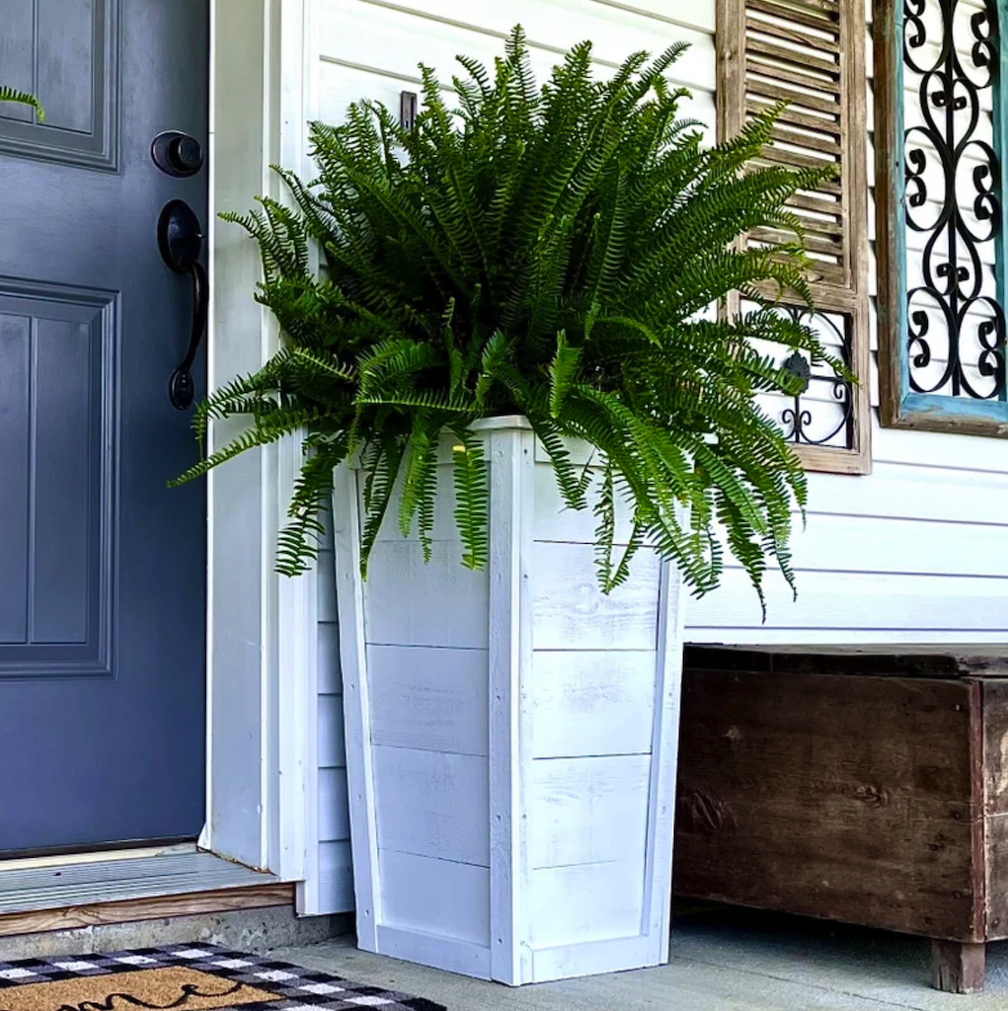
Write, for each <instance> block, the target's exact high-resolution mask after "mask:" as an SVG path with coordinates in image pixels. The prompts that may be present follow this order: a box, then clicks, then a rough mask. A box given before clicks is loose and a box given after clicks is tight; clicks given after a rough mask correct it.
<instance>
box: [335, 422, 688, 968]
mask: <svg viewBox="0 0 1008 1011" xmlns="http://www.w3.org/2000/svg"><path fill="white" fill-rule="evenodd" d="M478 430H479V432H480V434H481V437H482V438H483V439H484V440H485V444H486V453H487V458H488V459H489V460H490V469H491V489H490V490H491V494H490V564H489V567H488V570H487V571H484V572H471V571H470V570H468V569H465V568H463V567H462V565H461V564H460V557H461V546H460V544H459V542H458V538H457V535H456V533H455V529H454V520H453V508H454V495H453V490H452V487H453V486H452V478H451V448H452V447H451V441H450V440H449V441H446V442H445V443H444V444H443V445H442V465H441V466H440V467H439V475H438V499H437V520H436V523H437V526H436V529H435V532H434V536H435V544H434V553H433V558H432V560H431V562H430V563H429V564H427V565H425V564H424V561H423V557H422V553H421V550H420V545H419V544H418V543H416V541H415V540H413V539H411V540H405V539H403V538H402V537H401V535H400V534H399V531H398V529H397V528H396V523H395V518H396V505H395V503H394V502H393V505H392V507H391V508H390V510H389V517H388V521H387V522H386V524H385V526H384V528H383V530H382V533H381V535H380V538H379V541H378V543H377V544H376V545H375V549H374V552H373V554H372V557H371V562H370V568H369V574H368V579H367V581H366V582H363V583H362V581H361V579H360V577H359V573H358V559H359V547H358V545H359V536H360V522H361V508H360V493H361V487H362V483H363V482H362V478H361V475H360V474H359V472H357V471H355V470H354V469H352V468H351V467H349V466H344V467H342V468H340V469H339V470H338V471H337V475H336V477H337V480H336V491H335V515H336V569H337V580H338V595H339V618H340V626H341V651H342V662H343V677H344V691H345V695H344V702H345V707H346V710H345V712H346V736H347V767H348V773H349V781H350V817H351V834H352V843H353V856H354V885H355V891H356V898H357V930H358V939H359V943H360V946H361V947H362V948H364V949H366V950H368V951H374V952H380V953H382V954H386V955H393V956H396V957H399V958H404V959H409V960H410V961H415V962H421V963H424V964H426V965H432V966H436V967H438V968H442V969H449V970H452V971H454V972H460V973H465V974H467V975H470V976H478V977H483V978H490V979H495V980H500V981H501V982H504V983H510V984H521V983H532V982H540V981H544V980H550V979H557V978H561V977H566V976H580V975H587V974H590V973H598V972H609V971H614V970H619V969H630V968H636V967H640V966H647V965H657V964H659V963H661V962H664V961H666V960H667V958H668V933H669V904H670V892H671V865H672V834H673V810H674V805H673V798H674V795H675V774H676V751H677V743H678V742H677V737H678V700H679V685H680V673H681V656H682V649H681V638H682V635H681V627H682V626H681V596H682V595H681V593H680V580H679V578H678V574H677V572H676V571H675V569H674V567H672V566H669V565H667V564H664V563H662V562H660V560H659V559H658V558H657V556H656V555H655V553H654V552H653V551H651V550H644V551H641V553H640V554H639V555H638V557H637V558H636V559H635V562H634V565H633V568H632V576H631V579H630V580H629V582H628V583H627V584H625V585H624V586H622V587H620V588H619V589H618V590H616V591H615V592H613V593H612V594H611V595H609V596H608V597H607V596H604V595H603V594H602V593H601V592H600V591H599V589H598V584H597V582H596V576H595V565H594V549H593V540H594V536H593V531H594V527H595V525H596V520H595V517H594V516H593V515H592V513H591V512H590V511H584V512H573V511H570V510H564V509H563V506H562V502H561V500H560V497H559V495H558V493H557V490H556V483H555V479H554V476H553V470H552V467H551V466H550V464H549V462H548V460H547V458H546V456H545V454H544V453H543V451H542V447H541V446H537V443H536V440H535V438H534V436H533V434H532V432H531V430H530V428H529V427H528V424H527V422H526V421H525V420H524V419H522V418H499V419H492V420H489V421H486V422H483V423H481V425H480V426H479V429H478ZM577 449H578V447H575V452H576V451H577Z"/></svg>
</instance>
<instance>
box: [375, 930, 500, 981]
mask: <svg viewBox="0 0 1008 1011" xmlns="http://www.w3.org/2000/svg"><path fill="white" fill-rule="evenodd" d="M378 945H379V950H380V951H381V953H382V954H383V955H389V956H391V957H392V958H402V959H405V960H406V961H407V962H419V963H420V964H421V965H429V966H432V967H433V968H435V969H443V970H444V971H445V972H457V973H461V974H462V975H463V976H473V977H475V978H476V979H490V949H489V948H488V947H487V946H486V945H484V944H473V943H472V942H470V941H459V940H455V939H454V938H450V937H432V936H431V935H429V934H421V933H417V932H415V931H412V930H402V929H400V928H398V927H379V928H378Z"/></svg>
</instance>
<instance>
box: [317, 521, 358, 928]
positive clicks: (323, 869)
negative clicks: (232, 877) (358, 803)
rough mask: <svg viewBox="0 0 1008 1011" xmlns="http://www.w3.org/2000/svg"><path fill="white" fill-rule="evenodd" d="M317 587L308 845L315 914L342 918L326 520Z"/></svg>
mask: <svg viewBox="0 0 1008 1011" xmlns="http://www.w3.org/2000/svg"><path fill="white" fill-rule="evenodd" d="M317 587H318V591H317V592H318V640H317V649H318V654H317V656H318V708H317V720H318V798H317V802H318V832H317V836H318V838H317V840H311V841H309V844H308V845H314V846H317V847H318V853H317V860H318V882H319V892H318V912H325V913H345V912H350V911H351V910H352V909H353V908H354V898H353V869H352V865H351V862H350V815H349V806H348V804H347V775H346V753H345V749H344V743H343V684H342V678H341V676H340V662H339V626H338V625H337V623H336V570H335V554H334V551H333V539H332V517H331V516H327V517H326V534H325V538H324V540H323V543H322V548H321V550H320V551H319V560H318V579H317Z"/></svg>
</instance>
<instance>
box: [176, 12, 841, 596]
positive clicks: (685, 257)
mask: <svg viewBox="0 0 1008 1011" xmlns="http://www.w3.org/2000/svg"><path fill="white" fill-rule="evenodd" d="M683 48H684V47H683V46H682V45H680V44H677V45H674V46H671V47H669V48H668V49H667V50H666V51H665V52H664V53H662V54H661V55H659V56H658V57H657V58H656V59H655V60H653V61H651V62H650V63H649V62H648V58H647V56H646V54H644V53H635V54H633V55H631V56H630V57H629V58H628V59H627V60H626V61H625V62H624V64H623V65H622V66H621V67H620V68H619V69H617V70H616V71H615V73H614V74H613V76H612V77H611V78H610V79H609V80H599V79H598V77H597V75H596V73H595V69H596V68H594V67H593V64H592V58H591V45H590V44H589V43H587V42H585V43H582V44H580V45H577V46H575V47H574V48H573V49H572V50H571V51H570V53H568V55H567V56H566V58H565V59H564V60H563V61H562V62H561V63H560V64H559V65H558V66H557V67H555V68H554V70H553V72H552V74H551V76H550V78H549V80H548V81H546V82H545V83H544V84H543V85H542V86H541V87H539V86H537V85H536V83H535V81H534V79H533V76H532V72H531V69H530V61H529V53H528V47H527V44H526V41H525V37H524V34H523V33H522V31H521V29H520V28H516V29H515V30H514V32H513V33H512V34H511V36H510V38H509V39H508V41H507V43H506V46H505V52H504V55H503V57H502V58H500V59H498V60H497V61H496V62H495V65H494V67H493V69H492V71H490V70H487V68H485V67H484V66H482V65H481V64H480V63H478V62H477V61H475V60H472V59H469V58H467V57H460V58H459V62H460V64H461V67H462V71H463V72H462V73H461V74H460V75H459V76H457V77H455V78H453V82H454V86H455V94H456V98H457V104H458V108H457V109H452V108H451V107H450V106H449V105H448V104H446V100H445V98H444V91H443V90H442V88H441V86H440V85H439V83H438V79H437V77H436V75H435V73H434V71H433V70H431V69H430V68H428V67H421V75H422V91H423V103H424V109H423V111H422V112H421V113H420V115H419V117H418V118H417V122H416V126H415V128H414V129H413V130H411V131H407V130H404V129H403V128H401V127H400V125H399V123H398V122H397V120H396V118H395V117H394V116H393V115H392V113H390V112H389V110H387V109H386V108H385V107H384V106H382V105H380V104H378V103H374V102H361V103H358V104H356V105H354V106H351V108H350V109H349V111H348V114H347V119H346V122H345V123H343V124H342V125H340V126H331V125H326V124H323V123H313V124H312V126H311V139H312V144H313V150H314V157H315V161H316V164H317V166H318V173H319V176H318V179H317V180H315V181H313V182H305V181H302V180H301V179H299V178H298V177H297V176H296V175H294V174H293V173H291V172H289V171H284V170H280V169H278V170H277V171H278V172H279V174H280V176H281V178H282V179H283V180H284V182H285V184H286V186H287V189H288V191H289V195H290V206H286V205H284V204H281V203H278V202H277V201H274V200H269V199H261V200H260V201H259V206H258V208H257V209H256V210H255V211H253V212H251V213H249V214H246V215H233V214H229V215H226V216H225V217H226V219H227V220H230V221H234V222H236V223H238V224H239V225H241V226H242V227H244V228H245V229H246V230H247V231H248V232H249V233H250V234H251V236H252V237H253V238H254V239H255V240H256V241H257V242H258V244H259V248H260V251H261V255H262V262H263V280H262V282H261V284H260V286H259V292H258V294H257V296H256V297H257V298H258V300H259V301H260V302H261V303H262V304H263V305H265V306H268V307H269V308H270V309H271V310H272V311H273V313H274V314H275V316H276V317H277V320H278V322H279V324H280V328H281V330H282V332H283V334H284V335H285V339H286V340H285V346H284V348H283V350H281V351H279V352H277V354H276V355H275V356H274V358H273V359H271V360H270V362H268V363H267V364H266V365H265V366H264V367H263V368H262V369H261V370H260V371H259V372H258V373H256V374H255V375H252V376H248V377H244V378H239V379H238V380H236V381H234V382H233V383H231V384H229V385H228V386H225V387H224V388H222V389H220V390H218V391H217V392H216V393H214V394H212V395H211V396H210V397H209V398H208V400H207V401H206V402H205V403H204V404H203V405H202V406H201V407H200V408H199V410H198V411H197V415H196V422H195V427H196V431H197V435H198V437H199V438H200V439H201V440H203V439H205V438H206V435H207V426H208V425H209V424H210V423H211V422H212V421H214V420H215V419H219V418H224V417H228V416H230V415H235V414H239V415H244V416H246V417H247V418H248V419H249V428H248V431H246V432H245V433H244V434H243V435H241V436H240V437H239V438H238V439H237V440H235V441H234V442H233V443H231V444H230V445H228V446H224V447H222V448H220V449H217V450H216V452H213V453H211V454H210V455H209V456H207V457H206V458H205V459H204V460H203V461H201V462H200V463H199V464H197V465H196V466H195V467H193V468H192V469H191V470H190V471H188V472H187V473H186V474H185V475H183V476H182V478H181V479H180V480H190V479H192V478H194V477H198V476H200V475H202V474H204V473H206V471H207V470H208V469H210V468H211V467H213V466H216V465H218V464H219V463H222V462H224V461H225V460H227V459H230V458H231V457H232V456H234V455H236V454H237V453H239V452H242V451H244V450H246V449H249V448H252V447H254V446H258V445H262V444H264V443H267V442H270V441H272V440H274V439H276V438H279V437H280V436H281V435H283V434H284V433H286V432H289V431H291V430H292V429H293V428H296V427H298V426H301V425H303V426H305V427H306V429H307V432H308V438H307V445H308V455H307V457H306V459H305V463H304V471H303V475H302V481H301V483H299V485H298V488H297V491H296V494H295V501H294V502H293V504H292V507H291V516H290V523H289V525H288V527H287V528H286V530H285V531H284V533H283V535H282V537H281V541H280V558H279V568H280V569H281V571H284V572H289V573H296V572H298V571H301V570H302V569H303V567H304V565H305V564H306V563H307V561H309V560H310V559H311V558H312V557H313V556H314V554H315V551H316V542H317V537H318V535H319V533H320V527H319V525H318V521H317V510H318V508H319V505H320V503H321V502H323V501H324V499H325V497H326V496H327V495H328V494H329V489H330V487H331V471H332V467H333V466H335V465H337V464H339V463H340V462H342V461H343V460H345V459H347V458H348V457H349V456H351V455H353V456H354V457H355V458H356V459H359V460H360V461H361V466H362V467H363V471H364V475H365V478H364V493H365V494H364V512H365V518H364V523H363V537H362V545H361V558H362V568H363V569H364V570H365V571H366V567H367V560H368V556H369V553H370V551H371V548H372V546H373V544H374V542H375V539H376V538H377V536H378V533H379V530H380V528H381V526H382V523H383V522H384V519H385V514H386V512H387V511H388V507H389V503H390V501H391V499H392V494H393V489H394V488H395V487H396V486H397V484H398V486H399V487H400V488H401V499H400V501H399V507H398V517H397V519H398V525H399V527H400V529H401V531H402V532H403V533H409V532H410V531H412V530H413V529H414V528H415V529H416V530H417V532H418V535H419V537H420V540H421V542H422V545H423V549H424V553H425V556H427V557H429V554H430V548H431V532H432V529H433V523H434V509H435V493H436V490H437V459H438V456H437V454H438V447H439V444H440V443H441V437H442V435H443V434H445V433H448V434H449V435H450V437H451V440H452V443H453V444H454V446H455V448H454V452H453V463H454V478H455V496H456V505H455V521H456V524H457V526H458V529H459V533H460V537H461V541H462V545H463V559H462V561H463V563H464V564H465V565H467V566H470V567H472V568H479V567H481V566H484V565H485V564H486V562H487V552H488V535H487V511H488V503H489V484H488V464H487V460H486V458H485V456H484V450H483V445H482V442H481V441H480V439H479V438H478V437H477V436H476V435H475V434H474V433H473V431H472V427H471V426H472V423H473V422H474V421H476V420H477V419H480V418H483V417H487V416H493V415H504V414H522V415H524V416H526V417H527V418H528V419H529V422H530V423H531V425H532V428H533V430H534V432H535V434H536V436H537V437H538V439H539V440H540V441H541V443H542V445H543V446H544V447H545V450H546V452H547V454H548V455H549V458H550V460H551V461H552V464H553V468H554V470H555V472H556V477H557V482H558V486H559V488H560V492H561V495H562V497H563V500H564V502H565V503H566V504H567V505H568V506H569V507H570V508H573V509H585V508H588V506H589V496H588V489H589V486H590V483H591V480H592V477H593V476H595V477H598V476H599V475H601V484H600V486H599V485H598V484H597V485H596V490H597V491H598V492H599V493H598V495H597V497H596V498H595V501H594V510H595V514H596V519H597V523H598V528H597V532H596V533H597V542H598V544H597V548H598V554H597V563H598V577H599V582H600V585H601V586H602V588H603V589H604V590H605V591H607V592H608V591H609V590H611V589H612V588H613V587H615V586H618V585H619V584H620V583H622V582H623V581H624V580H625V579H626V578H627V577H628V574H629V563H630V560H631V559H632V557H633V555H634V553H635V552H636V551H637V550H639V549H640V548H641V547H642V545H643V544H645V543H652V544H654V545H656V547H657V549H658V551H659V552H660V553H661V554H662V555H663V556H664V557H666V558H669V559H671V560H673V561H675V562H676V563H677V564H678V566H679V567H680V569H681V570H682V572H683V574H684V576H685V579H686V581H687V583H688V584H689V585H690V586H691V587H692V588H693V589H694V590H695V591H696V592H698V593H703V592H706V591H707V590H709V589H711V588H712V587H713V586H715V585H716V584H717V582H718V579H719V577H720V574H721V571H722V568H723V565H724V552H725V547H727V549H728V550H729V551H731V552H732V554H734V556H735V557H736V558H737V559H738V560H739V562H740V563H741V565H742V566H743V567H744V568H745V570H746V572H748V574H749V576H750V578H751V579H752V581H753V583H754V585H755V586H756V588H757V590H759V589H760V586H761V582H762V579H763V577H764V574H765V571H766V568H767V562H768V560H770V559H773V560H775V561H776V563H777V564H778V565H779V566H780V568H781V569H782V570H783V571H784V574H785V576H786V577H787V578H789V579H791V578H792V574H791V571H790V554H789V551H788V538H789V535H790V531H791V517H792V510H793V507H794V506H795V505H797V506H798V507H799V508H803V507H804V503H805V495H806V487H805V478H804V475H803V473H802V469H801V467H800V466H799V464H798V462H797V460H796V459H795V457H794V455H793V454H792V452H791V450H790V449H789V448H788V446H787V444H786V443H785V441H784V440H783V439H782V437H781V433H780V432H779V430H778V429H777V427H776V426H775V425H774V423H773V422H772V421H771V419H770V418H769V417H767V416H766V415H765V414H763V413H762V412H761V411H760V409H759V408H758V407H757V406H756V402H755V397H756V395H757V394H762V393H766V392H773V391H779V392H784V393H793V392H795V391H794V385H793V384H794V380H793V378H792V377H790V376H789V375H788V374H787V373H785V372H783V371H782V370H781V369H780V368H779V367H778V366H777V365H776V364H775V360H774V357H773V356H769V355H767V354H765V353H759V352H757V351H756V350H755V348H756V347H759V346H762V342H771V343H773V344H777V345H783V346H786V347H791V348H799V349H802V350H803V351H804V352H806V353H807V354H808V355H809V356H810V357H811V358H812V359H813V360H814V361H824V362H829V363H830V364H832V365H834V366H835V367H838V368H839V370H840V372H841V374H846V373H845V371H844V370H843V368H842V366H839V363H836V362H833V361H832V360H831V359H829V358H828V357H827V355H826V353H825V351H824V349H823V348H822V347H821V346H820V344H819V342H818V340H817V339H816V337H815V335H814V334H813V333H812V332H811V331H810V330H809V329H808V328H806V327H803V326H800V325H798V324H796V323H794V322H792V321H791V320H790V318H782V316H781V314H779V313H777V312H775V311H774V306H773V299H772V298H768V297H766V296H765V294H763V293H765V292H766V291H767V290H771V289H772V290H776V291H778V292H780V293H785V292H787V293H789V297H795V296H797V297H800V298H804V299H806V300H808V298H809V291H808V287H807V284H806V282H805V278H804V274H803V266H804V264H805V261H804V259H803V254H802V241H801V235H800V232H799V229H798V222H797V220H796V219H795V218H794V216H793V215H792V214H791V213H790V211H789V210H788V208H787V206H786V205H787V202H788V200H789V198H790V197H791V196H793V195H794V194H795V193H796V192H797V191H808V190H814V189H816V188H817V187H818V185H819V184H820V183H821V182H822V181H823V180H824V179H825V178H827V177H828V176H829V175H830V174H831V172H830V169H829V168H828V167H823V168H822V169H803V170H798V171H796V170H792V169H788V168H786V167H782V166H771V167H763V168H756V167H754V166H753V165H752V162H753V160H754V159H756V158H757V157H758V156H759V155H760V153H761V151H762V149H763V147H764V145H765V144H767V143H768V142H769V141H770V139H771V131H772V129H773V124H774V121H775V119H776V117H777V116H778V115H779V114H780V111H781V110H780V109H779V108H775V109H769V110H768V111H766V112H765V113H764V114H762V115H759V116H756V117H755V118H753V119H752V120H751V122H749V123H748V124H747V125H746V127H745V128H744V129H743V130H742V132H741V133H740V135H739V136H738V137H736V138H733V139H732V140H729V141H727V142H724V143H721V144H718V145H715V146H713V147H709V146H705V144H704V143H703V140H702V132H701V130H700V128H699V124H698V123H697V122H696V121H695V120H691V119H689V118H686V117H684V116H682V115H681V114H680V107H681V106H682V105H683V104H684V103H685V102H686V101H688V98H689V95H688V93H687V92H686V91H684V90H682V89H676V88H673V87H672V86H671V85H670V84H669V82H668V79H667V76H666V75H667V73H668V71H669V69H670V68H671V67H672V65H673V64H674V63H675V61H676V60H677V59H678V58H679V56H680V55H681V53H682V51H683ZM761 226H773V227H775V228H777V229H782V230H785V231H788V232H792V233H794V239H793V241H791V242H788V243H786V244H781V245H778V246H772V247H757V246H753V247H751V248H746V249H740V248H739V247H738V244H737V243H736V240H737V238H738V237H739V236H740V235H743V234H745V233H746V232H748V231H750V230H751V229H754V228H757V227H761ZM313 245H314V246H315V247H317V250H318V253H319V259H320V261H321V269H320V270H319V271H318V272H316V271H314V270H313V268H312V267H311V264H312V262H313V256H312V247H313ZM733 291H739V292H742V293H743V295H744V296H745V297H746V298H747V299H749V300H751V301H752V302H754V303H755V305H756V308H755V309H754V311H752V312H750V313H747V314H745V315H743V316H740V317H738V318H735V319H731V320H729V319H720V318H714V317H713V316H712V314H711V312H710V310H711V308H712V307H714V306H716V305H718V304H720V303H722V302H723V301H724V300H725V298H726V297H727V296H728V295H729V293H731V292H733ZM572 438H576V439H583V440H586V441H587V442H588V443H590V444H591V446H592V447H593V449H594V455H593V460H592V466H591V467H588V466H585V467H575V466H574V464H573V463H572V461H571V458H570V454H569V451H568V448H567V444H568V441H569V440H570V439H572ZM599 468H601V469H599ZM617 510H620V511H623V510H626V512H627V515H628V516H629V517H630V519H631V531H632V532H631V535H630V539H629V543H628V544H625V545H622V546H620V545H614V543H613V542H614V539H615V538H616V535H617V534H616V531H617V525H616V515H617Z"/></svg>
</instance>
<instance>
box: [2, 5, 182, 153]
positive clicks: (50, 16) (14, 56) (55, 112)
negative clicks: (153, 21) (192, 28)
mask: <svg viewBox="0 0 1008 1011" xmlns="http://www.w3.org/2000/svg"><path fill="white" fill-rule="evenodd" d="M131 2H132V3H133V6H142V5H143V4H144V2H145V0H140V3H139V4H137V2H136V0H131ZM187 3H189V0H181V2H180V5H181V6H184V5H186V4H187ZM118 12H119V0H0V74H2V75H3V81H4V84H6V85H8V86H9V87H13V88H19V89H21V90H23V91H29V92H32V93H33V94H36V95H38V96H39V97H40V98H41V99H42V101H43V104H44V105H45V110H46V118H45V123H44V124H39V123H36V122H35V117H34V115H33V113H32V112H31V110H30V109H27V108H26V107H24V106H16V105H11V106H9V107H8V108H7V109H5V110H3V111H2V112H0V122H2V123H3V126H2V129H0V153H4V152H9V153H17V154H23V155H27V156H29V157H37V158H43V159H45V160H50V161H62V162H66V163H67V164H70V165H88V166H92V167H94V168H99V169H106V170H110V171H115V169H116V162H117V154H118V145H117V133H118V130H117V128H118V124H119V117H118V116H117V114H116V110H117V106H118V99H119V81H120V76H119V73H118V71H119V69H120V68H119V60H118V41H119V39H118V35H119V17H118Z"/></svg>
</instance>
